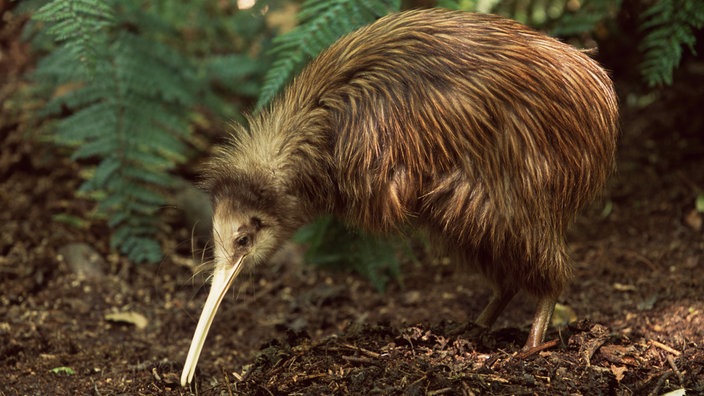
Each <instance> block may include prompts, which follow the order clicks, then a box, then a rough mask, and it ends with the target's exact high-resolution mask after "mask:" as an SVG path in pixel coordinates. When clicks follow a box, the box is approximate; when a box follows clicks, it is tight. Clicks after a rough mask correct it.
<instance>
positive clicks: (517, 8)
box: [23, 0, 704, 288]
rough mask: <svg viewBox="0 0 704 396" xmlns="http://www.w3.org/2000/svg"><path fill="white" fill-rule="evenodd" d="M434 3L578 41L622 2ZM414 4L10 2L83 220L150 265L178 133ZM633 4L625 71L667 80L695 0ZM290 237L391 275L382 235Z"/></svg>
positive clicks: (232, 112) (601, 30)
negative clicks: (635, 16) (630, 65)
mask: <svg viewBox="0 0 704 396" xmlns="http://www.w3.org/2000/svg"><path fill="white" fill-rule="evenodd" d="M291 4H294V5H296V7H297V12H296V16H295V19H296V21H297V24H296V25H295V27H294V28H293V29H291V30H289V31H283V32H281V31H279V27H278V26H279V25H277V24H275V23H267V18H270V17H271V16H272V15H273V14H274V13H276V12H279V13H281V12H282V10H285V9H287V8H286V7H287V6H290V5H291ZM437 4H438V6H443V7H447V8H455V9H462V10H466V11H481V12H492V13H498V14H502V15H505V16H508V17H512V18H515V19H518V20H520V21H522V22H524V23H527V24H530V25H533V26H535V27H537V28H539V29H541V30H544V31H547V32H549V33H550V34H552V35H556V36H560V37H565V38H567V37H569V38H573V39H577V40H578V41H579V40H581V41H582V42H593V41H594V40H596V41H599V40H601V39H605V38H606V39H608V37H610V36H614V35H618V34H619V31H618V23H617V16H618V14H619V12H621V10H622V7H624V4H623V3H622V1H621V0H617V1H607V0H584V1H581V2H579V1H572V0H505V1H480V0H476V1H471V0H440V1H438V2H437ZM414 5H415V2H413V1H400V0H371V1H364V2H360V1H356V0H305V1H303V2H302V3H300V4H298V3H296V2H290V1H284V0H268V1H265V0H259V1H257V2H256V3H255V5H254V7H252V8H250V9H246V10H240V9H238V7H237V5H236V2H213V1H209V0H196V1H191V2H143V1H139V0H121V1H117V0H111V1H104V0H53V1H49V2H45V1H27V2H26V3H25V4H24V5H23V6H24V7H25V9H27V10H29V11H32V12H33V22H32V23H30V24H28V26H27V28H26V32H25V34H26V37H27V39H28V40H30V41H31V42H32V44H33V46H34V47H35V49H36V50H37V52H38V53H39V54H41V55H42V56H41V59H40V61H39V64H38V65H37V68H36V70H35V71H34V72H33V73H32V75H31V76H30V78H31V79H32V80H33V81H34V82H35V84H36V95H37V96H42V97H44V98H49V99H48V100H47V101H46V103H45V105H44V107H43V108H42V109H41V111H40V112H39V114H38V116H39V117H41V118H42V119H43V120H44V128H45V129H47V130H48V131H49V132H48V133H49V136H50V137H51V138H52V140H53V141H54V142H55V143H56V144H57V145H60V146H62V147H68V148H69V149H70V150H71V156H72V158H73V159H75V160H76V161H78V162H79V163H80V164H81V166H82V167H83V168H84V170H85V171H84V175H85V178H86V180H85V183H84V184H83V185H82V186H81V187H80V189H79V191H77V194H81V195H84V196H89V197H91V198H93V199H94V200H95V201H96V202H97V205H96V211H95V214H96V216H99V217H102V218H105V220H106V221H107V223H108V224H109V225H110V227H111V228H112V230H113V234H112V239H111V241H112V246H113V247H114V248H116V249H118V250H119V251H120V252H122V253H123V254H126V255H127V256H128V257H129V258H130V259H132V260H133V261H135V262H140V261H148V262H154V261H157V260H159V258H160V255H161V249H160V244H159V242H158V237H159V235H160V230H161V219H160V216H159V214H160V210H161V208H163V206H164V205H165V204H166V202H167V197H168V195H169V194H170V193H171V190H172V189H173V186H174V185H175V183H176V181H177V180H178V176H177V175H175V174H174V173H173V171H174V169H175V167H176V166H177V165H178V164H182V163H184V162H186V161H187V160H188V159H189V158H191V157H192V155H193V154H194V151H195V150H196V148H195V147H194V145H193V144H191V141H192V139H193V130H194V125H197V124H198V122H199V120H202V119H203V118H204V116H205V117H213V118H217V119H219V120H222V121H223V124H224V122H225V121H227V120H233V119H234V120H241V117H240V113H241V112H242V111H248V110H251V109H252V106H253V105H254V108H255V109H260V108H262V107H264V106H267V104H268V103H269V102H270V101H271V100H272V98H274V97H275V96H276V95H277V94H278V93H279V92H280V91H281V90H282V88H283V87H284V86H285V85H286V84H287V82H288V81H289V80H290V79H291V78H292V76H293V75H295V74H296V73H297V72H298V71H299V70H300V69H301V68H302V67H303V66H304V65H305V64H306V63H307V62H308V61H310V60H311V59H312V58H313V57H315V56H316V55H317V54H318V53H319V52H320V51H321V50H322V49H324V48H326V47H327V46H329V45H330V44H331V43H333V42H334V41H335V40H336V39H337V38H339V37H340V36H342V35H344V34H345V33H347V32H350V31H352V30H354V29H355V28H357V27H359V26H362V25H365V24H367V23H370V22H372V21H374V20H375V19H377V18H379V17H381V16H383V15H385V14H388V13H390V12H395V11H399V10H401V9H402V8H410V7H413V6H414ZM639 5H640V7H636V8H638V9H640V10H643V11H642V12H641V14H640V16H639V21H640V22H639V23H640V26H641V31H642V34H643V35H642V39H641V41H640V42H639V43H638V44H637V46H638V48H639V50H640V51H641V52H642V63H641V66H640V71H639V72H640V73H641V74H642V77H643V81H644V83H645V84H646V85H647V86H650V87H658V86H662V85H667V84H671V83H672V76H673V70H674V69H676V67H677V66H678V65H679V63H680V60H681V58H682V55H683V50H689V51H694V48H695V47H694V45H695V42H696V33H697V31H699V30H701V29H702V27H703V26H704V7H702V6H701V2H700V0H660V1H645V2H643V3H642V4H639ZM293 15H294V14H293V13H291V14H290V16H288V18H289V19H291V18H292V17H293ZM285 17H286V16H285ZM271 19H273V18H271ZM269 22H271V21H269ZM255 103H256V104H255ZM298 240H300V241H302V242H304V243H307V244H308V245H309V246H310V254H309V258H310V260H311V261H313V262H318V263H323V262H324V263H330V262H343V263H357V264H356V265H358V266H359V267H358V270H359V271H360V272H364V273H366V274H367V275H370V276H371V277H372V278H373V279H375V284H376V285H377V286H378V287H380V288H381V287H383V284H384V283H385V281H386V280H387V278H388V277H387V276H386V275H384V274H398V273H400V270H399V268H398V259H397V255H396V254H395V253H393V252H395V251H397V250H398V249H397V248H396V249H394V248H391V247H390V246H396V245H394V243H392V242H388V241H387V242H383V241H382V242H380V241H379V240H378V239H375V238H372V237H370V236H368V235H364V234H360V233H357V232H353V231H347V230H346V229H345V228H344V227H343V226H341V225H339V224H336V223H334V222H332V221H331V220H329V219H327V220H326V219H324V220H321V221H319V222H317V223H315V224H314V225H313V226H309V227H307V228H306V229H305V230H304V231H302V233H301V234H299V236H298ZM341 241H347V242H345V245H340V243H341ZM326 246H327V247H329V246H335V247H337V250H330V249H328V248H327V247H326ZM340 246H343V247H340ZM401 250H403V249H401ZM375 252H376V253H375ZM379 252H382V253H379ZM389 252H391V253H389ZM361 263H366V264H361Z"/></svg>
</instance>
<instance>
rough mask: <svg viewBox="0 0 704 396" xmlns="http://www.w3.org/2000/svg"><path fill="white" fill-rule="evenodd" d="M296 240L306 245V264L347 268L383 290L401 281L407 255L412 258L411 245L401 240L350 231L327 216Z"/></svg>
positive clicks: (297, 236)
mask: <svg viewBox="0 0 704 396" xmlns="http://www.w3.org/2000/svg"><path fill="white" fill-rule="evenodd" d="M294 240H295V241H296V242H298V243H301V244H305V245H307V247H308V250H307V251H306V257H305V258H306V261H307V262H308V263H310V264H313V265H317V266H321V267H328V268H346V269H351V270H353V271H354V272H357V273H358V274H360V275H362V276H364V277H366V278H367V279H369V281H370V282H371V283H372V285H374V287H375V288H376V289H377V290H379V291H383V290H384V289H385V287H386V285H387V284H388V283H389V282H390V281H392V280H396V281H400V276H401V262H400V260H399V257H400V256H403V254H405V255H407V256H408V257H412V252H411V251H410V248H409V247H408V243H407V242H406V241H405V240H402V239H400V238H380V237H377V236H373V235H369V234H366V233H363V232H360V231H354V230H350V229H349V228H347V227H346V226H344V225H343V224H342V223H340V222H338V221H336V220H334V219H333V218H332V217H330V216H323V217H321V218H319V219H317V220H316V221H315V222H313V223H311V224H309V225H307V226H305V227H303V228H301V230H300V231H299V232H298V233H296V235H295V236H294Z"/></svg>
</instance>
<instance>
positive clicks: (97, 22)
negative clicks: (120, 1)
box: [33, 0, 115, 74]
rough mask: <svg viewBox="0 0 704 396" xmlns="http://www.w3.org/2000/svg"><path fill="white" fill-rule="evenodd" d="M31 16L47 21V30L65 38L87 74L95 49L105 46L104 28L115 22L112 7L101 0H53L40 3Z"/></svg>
mask: <svg viewBox="0 0 704 396" xmlns="http://www.w3.org/2000/svg"><path fill="white" fill-rule="evenodd" d="M33 19H35V20H37V21H44V22H50V23H51V24H50V26H49V27H48V29H47V33H49V34H50V35H52V36H54V37H55V39H56V40H57V41H61V42H64V45H65V48H66V49H67V50H68V51H70V52H71V53H72V54H73V55H74V57H75V59H77V60H79V61H80V64H82V65H83V66H84V67H85V68H86V70H87V72H88V73H89V74H92V73H93V72H94V71H95V69H96V61H97V60H98V59H100V55H99V54H98V51H101V50H102V49H103V48H105V43H106V40H107V34H106V30H107V29H108V28H110V27H112V26H113V24H114V22H115V19H114V16H113V12H112V7H111V6H110V4H109V3H107V2H106V1H103V0H53V1H51V2H49V3H47V4H45V5H44V6H42V7H41V8H40V9H39V10H38V11H37V12H36V13H35V14H34V15H33Z"/></svg>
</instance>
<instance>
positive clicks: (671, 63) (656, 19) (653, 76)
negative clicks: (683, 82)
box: [639, 0, 704, 87]
mask: <svg viewBox="0 0 704 396" xmlns="http://www.w3.org/2000/svg"><path fill="white" fill-rule="evenodd" d="M641 18H642V21H643V22H642V24H641V29H642V30H644V31H646V32H647V33H646V35H645V37H644V38H643V40H642V41H641V44H640V45H639V50H640V51H642V52H643V61H642V62H641V64H640V69H641V74H642V75H643V78H644V79H645V81H646V82H647V83H648V85H649V86H651V87H652V86H656V85H662V84H665V85H670V84H672V74H673V71H674V69H675V68H676V67H677V66H678V65H679V63H680V60H681V59H682V47H683V46H687V47H688V48H689V50H690V51H692V52H694V44H695V43H696V34H695V30H699V29H702V27H704V7H702V6H701V3H700V2H699V1H698V0H661V1H656V2H654V3H653V5H652V6H651V7H650V8H648V9H647V10H646V11H645V12H644V13H643V15H642V17H641Z"/></svg>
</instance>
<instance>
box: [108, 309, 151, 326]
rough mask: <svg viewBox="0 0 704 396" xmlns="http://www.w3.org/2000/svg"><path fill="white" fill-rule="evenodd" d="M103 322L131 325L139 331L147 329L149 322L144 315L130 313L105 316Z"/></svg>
mask: <svg viewBox="0 0 704 396" xmlns="http://www.w3.org/2000/svg"><path fill="white" fill-rule="evenodd" d="M105 320H109V321H111V322H121V323H129V324H133V325H135V326H136V327H137V328H138V329H140V330H142V329H144V328H145V327H147V323H148V322H149V321H148V320H147V318H146V317H145V316H144V315H142V314H140V313H137V312H132V311H128V312H116V313H109V314H107V315H105Z"/></svg>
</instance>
